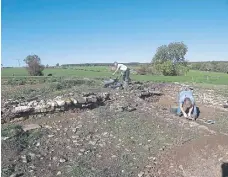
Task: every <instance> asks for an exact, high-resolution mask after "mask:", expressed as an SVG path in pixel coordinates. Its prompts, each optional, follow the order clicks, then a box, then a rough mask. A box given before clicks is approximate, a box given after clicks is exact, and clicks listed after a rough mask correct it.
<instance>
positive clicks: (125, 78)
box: [123, 69, 130, 82]
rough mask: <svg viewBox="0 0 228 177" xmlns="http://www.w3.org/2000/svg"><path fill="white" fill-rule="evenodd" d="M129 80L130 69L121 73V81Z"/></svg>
mask: <svg viewBox="0 0 228 177" xmlns="http://www.w3.org/2000/svg"><path fill="white" fill-rule="evenodd" d="M129 80H130V69H127V70H126V71H124V72H123V81H125V82H129Z"/></svg>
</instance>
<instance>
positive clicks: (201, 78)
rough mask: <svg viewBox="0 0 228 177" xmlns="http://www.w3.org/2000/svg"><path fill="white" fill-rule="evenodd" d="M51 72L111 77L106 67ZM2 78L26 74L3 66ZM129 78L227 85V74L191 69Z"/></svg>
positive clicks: (63, 74)
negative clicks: (185, 71) (162, 74)
mask: <svg viewBox="0 0 228 177" xmlns="http://www.w3.org/2000/svg"><path fill="white" fill-rule="evenodd" d="M49 73H51V74H52V75H53V76H56V77H87V78H94V77H102V78H109V77H112V73H111V71H110V70H109V68H108V67H102V66H96V67H78V68H72V69H53V68H50V69H45V70H44V75H48V74H49ZM1 74H2V78H5V77H10V76H12V74H14V76H16V77H17V76H28V73H27V71H26V69H24V68H4V69H2V72H1ZM131 78H132V79H133V80H138V81H154V82H186V83H205V84H215V85H228V74H226V73H216V72H203V71H195V70H191V71H190V72H189V73H188V74H187V75H186V76H158V75H135V74H132V75H131Z"/></svg>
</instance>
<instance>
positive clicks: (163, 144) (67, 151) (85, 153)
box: [2, 85, 228, 177]
mask: <svg viewBox="0 0 228 177" xmlns="http://www.w3.org/2000/svg"><path fill="white" fill-rule="evenodd" d="M163 87H166V86H165V85H164V86H163ZM176 90H177V89H176ZM110 92H111V95H112V97H113V100H114V101H112V102H107V103H106V104H105V106H101V107H99V108H96V109H93V110H84V111H79V112H65V113H59V114H56V115H53V116H50V117H48V116H46V117H42V116H41V117H37V118H34V119H27V120H25V121H19V122H14V123H9V124H4V125H2V128H5V127H7V126H9V125H12V124H19V125H22V126H23V125H28V124H39V125H40V126H41V128H40V129H38V130H35V131H33V130H32V131H31V132H29V133H30V134H29V136H28V138H27V139H29V140H31V142H29V143H28V146H27V147H26V148H22V150H21V149H18V146H17V145H18V144H17V143H19V144H20V143H21V141H19V142H18V141H16V142H17V143H15V140H12V139H8V140H2V154H4V155H2V170H3V171H5V173H3V172H2V176H10V175H9V174H13V175H22V176H47V177H49V176H82V177H83V176H86V177H87V176H98V177H103V176H104V177H109V176H115V177H117V176H126V177H131V176H132V177H133V176H139V177H140V176H141V177H143V176H144V177H148V176H157V177H169V176H170V177H174V176H175V177H179V176H180V177H182V176H183V177H186V176H188V177H190V176H197V177H206V176H208V177H210V176H213V177H216V176H219V177H220V176H221V164H222V163H223V162H228V154H227V152H228V138H227V136H226V135H225V134H227V133H228V130H227V122H228V121H227V112H224V111H222V110H220V109H217V108H213V109H212V108H211V105H203V104H198V106H199V107H200V110H201V114H200V117H199V118H198V119H197V121H196V122H193V121H188V120H186V119H184V118H180V117H176V116H175V115H173V114H172V113H170V107H172V106H176V102H175V98H174V97H172V96H171V95H170V94H168V93H167V92H164V96H161V97H160V98H159V99H158V102H157V98H152V99H148V100H142V99H139V98H136V97H134V96H132V93H130V92H122V91H110ZM129 104H131V105H134V106H136V110H135V111H132V112H127V111H120V110H119V109H118V108H119V107H120V106H126V105H129ZM204 119H206V120H215V121H216V123H215V124H213V125H208V124H205V123H204ZM31 135H32V136H31ZM38 135H41V136H39V138H36V137H37V136H38ZM19 139H20V138H19ZM27 139H26V140H27ZM25 156H26V160H24V162H23V159H24V157H25Z"/></svg>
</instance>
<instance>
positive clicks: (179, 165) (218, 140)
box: [153, 135, 228, 177]
mask: <svg viewBox="0 0 228 177" xmlns="http://www.w3.org/2000/svg"><path fill="white" fill-rule="evenodd" d="M225 162H228V136H226V135H212V136H207V137H203V138H200V139H198V140H196V141H192V142H189V143H186V144H184V145H182V146H179V147H177V148H174V149H173V150H171V151H169V152H168V153H166V154H163V155H162V156H161V158H160V161H159V163H158V165H157V166H156V169H155V171H154V172H153V173H157V174H158V176H166V177H217V176H218V177H220V176H222V175H221V173H222V169H221V166H222V164H223V163H225Z"/></svg>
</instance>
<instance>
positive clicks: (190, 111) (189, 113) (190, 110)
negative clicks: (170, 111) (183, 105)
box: [188, 105, 194, 117]
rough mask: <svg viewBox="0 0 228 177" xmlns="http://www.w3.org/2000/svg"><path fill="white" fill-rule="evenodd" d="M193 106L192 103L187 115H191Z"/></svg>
mask: <svg viewBox="0 0 228 177" xmlns="http://www.w3.org/2000/svg"><path fill="white" fill-rule="evenodd" d="M193 107H194V105H192V107H191V108H190V109H189V112H188V117H191V113H192V110H193Z"/></svg>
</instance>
